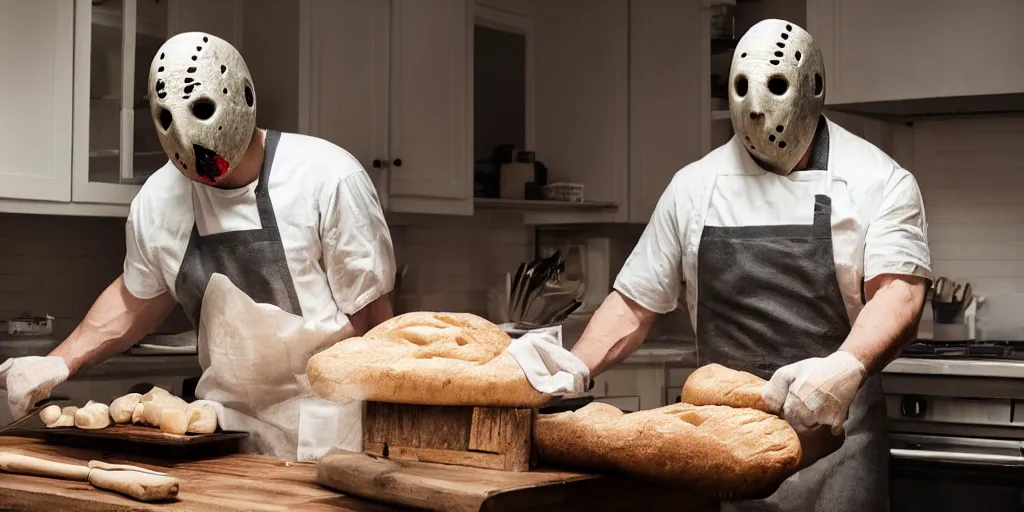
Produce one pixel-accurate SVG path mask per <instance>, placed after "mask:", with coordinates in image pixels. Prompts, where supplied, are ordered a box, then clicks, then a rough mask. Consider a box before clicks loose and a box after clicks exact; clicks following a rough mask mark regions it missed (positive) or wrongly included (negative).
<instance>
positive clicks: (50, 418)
mask: <svg viewBox="0 0 1024 512" xmlns="http://www.w3.org/2000/svg"><path fill="white" fill-rule="evenodd" d="M39 419H41V420H43V425H46V426H50V424H51V423H56V421H57V420H58V419H60V406H59V405H48V406H46V407H45V408H44V409H43V410H41V411H39Z"/></svg>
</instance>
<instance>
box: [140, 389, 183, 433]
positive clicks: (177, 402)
mask: <svg viewBox="0 0 1024 512" xmlns="http://www.w3.org/2000/svg"><path fill="white" fill-rule="evenodd" d="M143 398H145V397H143ZM144 405H145V409H144V410H143V412H142V416H143V422H144V423H145V424H146V425H149V426H151V427H159V426H160V425H161V423H162V419H163V412H164V409H167V408H180V409H185V408H187V407H188V402H186V401H184V400H182V399H181V398H179V397H176V396H174V395H171V394H167V395H161V396H155V397H153V399H152V400H150V401H148V402H144ZM187 425H188V424H187V423H186V426H187Z"/></svg>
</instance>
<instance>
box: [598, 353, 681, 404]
mask: <svg viewBox="0 0 1024 512" xmlns="http://www.w3.org/2000/svg"><path fill="white" fill-rule="evenodd" d="M665 372H666V370H665V365H664V364H629V363H620V364H618V365H616V366H615V367H613V368H611V369H609V370H608V371H606V372H604V373H602V374H600V375H598V376H597V377H595V378H594V387H593V389H591V391H590V393H591V394H592V395H593V396H594V397H595V398H601V399H602V400H601V401H603V402H606V403H610V404H612V405H616V403H614V402H612V401H608V400H604V399H605V398H609V399H619V400H624V401H626V402H627V403H628V402H629V401H636V402H637V403H639V409H654V408H656V407H661V406H663V405H665V389H666V385H665V384H666V373H665ZM616 406H618V405H616Z"/></svg>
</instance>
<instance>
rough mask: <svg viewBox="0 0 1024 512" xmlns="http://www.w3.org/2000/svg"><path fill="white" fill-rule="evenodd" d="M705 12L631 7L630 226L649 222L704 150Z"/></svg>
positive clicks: (687, 7) (686, 7) (653, 3)
mask: <svg viewBox="0 0 1024 512" xmlns="http://www.w3.org/2000/svg"><path fill="white" fill-rule="evenodd" d="M707 11H708V10H707V9H703V8H701V3H700V2H665V1H663V0H632V1H631V2H629V27H630V31H629V204H628V219H627V220H628V221H629V222H633V223H646V222H647V221H648V220H649V219H650V217H651V213H652V212H654V206H655V205H656V204H657V203H658V199H659V198H660V197H661V194H662V192H664V190H665V188H666V187H668V184H669V182H670V181H672V177H673V176H674V175H675V173H676V172H677V171H678V170H679V169H682V168H683V167H684V166H686V165H687V164H689V163H690V162H693V161H695V160H697V159H699V158H700V157H701V156H702V155H703V154H704V152H705V151H704V147H703V146H704V144H703V142H704V140H705V139H707V138H708V137H707V136H706V135H705V134H704V130H705V129H707V128H706V120H707V119H708V118H709V115H710V114H709V109H710V108H711V107H710V106H709V104H708V102H707V101H706V99H705V98H706V97H707V94H709V93H708V92H707V91H706V90H705V84H707V83H709V80H708V78H707V77H708V72H707V69H706V66H702V64H704V63H705V62H707V55H708V53H707V52H708V50H707V45H706V44H705V41H706V40H707V39H708V35H707V32H708V29H707V28H706V27H707V25H708V23H709V21H708V20H709V14H708V12H707ZM726 123H728V121H726Z"/></svg>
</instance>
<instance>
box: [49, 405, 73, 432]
mask: <svg viewBox="0 0 1024 512" xmlns="http://www.w3.org/2000/svg"><path fill="white" fill-rule="evenodd" d="M75 409H78V408H77V407H76V408H75ZM73 426H75V415H74V414H61V415H60V417H59V418H57V421H54V422H53V423H50V424H49V425H47V426H46V428H59V427H73Z"/></svg>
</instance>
